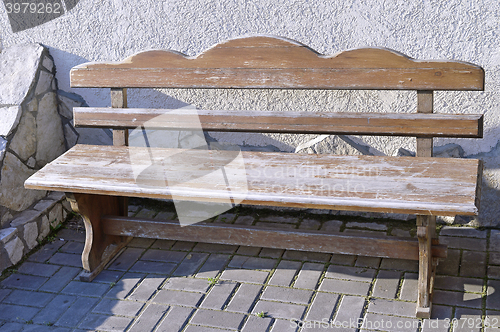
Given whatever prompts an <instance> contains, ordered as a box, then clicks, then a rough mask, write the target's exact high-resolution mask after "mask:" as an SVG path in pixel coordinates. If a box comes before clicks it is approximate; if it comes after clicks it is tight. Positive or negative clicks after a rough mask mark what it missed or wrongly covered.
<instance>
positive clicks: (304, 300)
mask: <svg viewBox="0 0 500 332" xmlns="http://www.w3.org/2000/svg"><path fill="white" fill-rule="evenodd" d="M312 294H313V292H312V291H308V290H304V289H293V288H284V287H275V286H267V287H266V288H265V289H264V292H263V293H262V295H261V297H260V298H261V299H263V300H270V301H279V302H290V303H301V304H308V303H309V300H310V299H311V296H312Z"/></svg>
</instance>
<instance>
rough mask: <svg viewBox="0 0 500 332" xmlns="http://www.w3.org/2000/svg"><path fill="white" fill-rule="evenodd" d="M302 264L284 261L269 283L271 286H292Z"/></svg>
mask: <svg viewBox="0 0 500 332" xmlns="http://www.w3.org/2000/svg"><path fill="white" fill-rule="evenodd" d="M301 265H302V264H301V263H300V262H294V261H286V260H282V261H281V262H280V263H279V264H278V267H277V268H276V270H275V271H274V273H273V275H272V276H271V280H270V281H269V284H270V285H276V286H290V284H291V283H292V281H293V279H294V277H295V275H296V274H297V270H298V269H299V268H300V266H301Z"/></svg>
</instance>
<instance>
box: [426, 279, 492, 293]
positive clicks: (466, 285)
mask: <svg viewBox="0 0 500 332" xmlns="http://www.w3.org/2000/svg"><path fill="white" fill-rule="evenodd" d="M434 287H435V288H436V289H446V290H455V291H459V292H474V293H481V292H482V289H483V280H482V279H474V278H460V277H450V276H439V275H438V276H436V279H435V281H434Z"/></svg>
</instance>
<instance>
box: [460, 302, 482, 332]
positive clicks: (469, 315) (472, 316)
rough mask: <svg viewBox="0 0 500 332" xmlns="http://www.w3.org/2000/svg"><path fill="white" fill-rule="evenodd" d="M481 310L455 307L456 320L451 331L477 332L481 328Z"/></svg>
mask: <svg viewBox="0 0 500 332" xmlns="http://www.w3.org/2000/svg"><path fill="white" fill-rule="evenodd" d="M481 315H482V312H481V310H476V309H468V308H457V310H456V311H455V318H456V319H457V320H458V321H457V322H456V325H455V326H454V328H453V332H479V331H481V328H482V325H483V324H482V318H481Z"/></svg>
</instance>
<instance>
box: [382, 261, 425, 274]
mask: <svg viewBox="0 0 500 332" xmlns="http://www.w3.org/2000/svg"><path fill="white" fill-rule="evenodd" d="M380 268H381V269H383V270H396V271H412V272H418V261H410V260H407V259H396V258H382V262H381V263H380Z"/></svg>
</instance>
